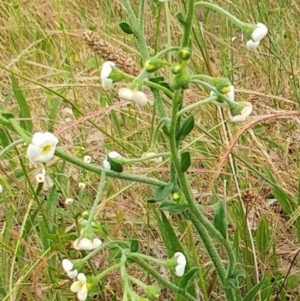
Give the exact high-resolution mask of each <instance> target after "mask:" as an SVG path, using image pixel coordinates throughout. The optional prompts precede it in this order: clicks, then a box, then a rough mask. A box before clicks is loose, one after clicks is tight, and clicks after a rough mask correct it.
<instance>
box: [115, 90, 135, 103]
mask: <svg viewBox="0 0 300 301" xmlns="http://www.w3.org/2000/svg"><path fill="white" fill-rule="evenodd" d="M118 95H119V97H120V98H123V99H125V100H129V101H134V92H133V91H132V90H131V89H128V88H121V89H119V91H118Z"/></svg>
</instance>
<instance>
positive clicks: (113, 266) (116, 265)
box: [96, 262, 122, 282]
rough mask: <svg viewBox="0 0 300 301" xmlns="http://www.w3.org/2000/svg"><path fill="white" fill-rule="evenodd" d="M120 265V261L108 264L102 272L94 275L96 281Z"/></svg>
mask: <svg viewBox="0 0 300 301" xmlns="http://www.w3.org/2000/svg"><path fill="white" fill-rule="evenodd" d="M120 267H122V263H121V262H119V263H117V264H114V265H112V266H110V267H109V268H107V269H106V270H104V271H103V272H101V273H100V274H98V275H97V276H96V279H97V282H98V281H100V280H101V279H102V278H103V277H105V276H106V275H107V274H109V273H110V272H112V271H114V270H116V269H119V268H120Z"/></svg>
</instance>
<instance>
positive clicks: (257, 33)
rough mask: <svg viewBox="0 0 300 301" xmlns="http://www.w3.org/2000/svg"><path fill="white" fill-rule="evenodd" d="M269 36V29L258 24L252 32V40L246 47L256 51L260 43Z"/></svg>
mask: <svg viewBox="0 0 300 301" xmlns="http://www.w3.org/2000/svg"><path fill="white" fill-rule="evenodd" d="M267 34H268V27H267V26H266V25H265V24H262V23H257V24H256V28H255V29H254V30H253V31H252V34H251V39H250V40H248V41H247V43H246V46H247V48H249V49H252V50H253V49H256V48H257V47H258V46H259V43H260V41H261V40H262V39H263V38H264V37H265V36H266V35H267Z"/></svg>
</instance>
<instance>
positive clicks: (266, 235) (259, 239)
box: [256, 217, 271, 253]
mask: <svg viewBox="0 0 300 301" xmlns="http://www.w3.org/2000/svg"><path fill="white" fill-rule="evenodd" d="M256 245H257V250H258V251H259V252H260V253H265V252H267V251H269V249H270V247H271V238H270V232H269V224H268V220H267V219H266V218H265V217H264V218H262V220H261V221H260V223H259V226H258V228H257V231H256Z"/></svg>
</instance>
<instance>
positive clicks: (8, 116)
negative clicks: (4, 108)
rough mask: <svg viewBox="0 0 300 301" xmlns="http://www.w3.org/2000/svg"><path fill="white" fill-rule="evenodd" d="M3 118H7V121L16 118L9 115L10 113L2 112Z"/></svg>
mask: <svg viewBox="0 0 300 301" xmlns="http://www.w3.org/2000/svg"><path fill="white" fill-rule="evenodd" d="M1 115H2V117H4V118H6V119H10V118H14V115H13V114H12V113H8V112H1Z"/></svg>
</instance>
